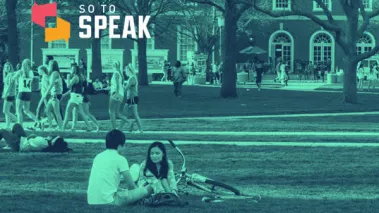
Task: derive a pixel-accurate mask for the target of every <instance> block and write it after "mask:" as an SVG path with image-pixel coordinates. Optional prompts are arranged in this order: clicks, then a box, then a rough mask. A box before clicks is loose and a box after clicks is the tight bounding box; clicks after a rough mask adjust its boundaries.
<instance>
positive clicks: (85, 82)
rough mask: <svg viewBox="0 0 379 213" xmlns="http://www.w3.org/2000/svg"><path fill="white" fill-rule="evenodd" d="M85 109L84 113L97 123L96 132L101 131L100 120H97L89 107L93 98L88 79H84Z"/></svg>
mask: <svg viewBox="0 0 379 213" xmlns="http://www.w3.org/2000/svg"><path fill="white" fill-rule="evenodd" d="M82 95H83V111H84V114H86V116H87V117H88V118H89V119H90V120H91V121H92V122H93V123H94V124H95V125H96V127H97V128H96V132H98V131H100V125H99V122H98V121H97V120H96V118H95V116H93V115H92V113H91V112H90V110H89V107H90V106H91V99H90V97H89V91H88V82H87V80H84V82H83V93H82Z"/></svg>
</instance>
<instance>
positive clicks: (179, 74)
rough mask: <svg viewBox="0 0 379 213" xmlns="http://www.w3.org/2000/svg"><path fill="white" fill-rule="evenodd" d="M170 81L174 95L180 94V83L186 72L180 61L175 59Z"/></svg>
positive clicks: (184, 78)
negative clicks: (172, 83) (172, 84)
mask: <svg viewBox="0 0 379 213" xmlns="http://www.w3.org/2000/svg"><path fill="white" fill-rule="evenodd" d="M172 78H173V79H172V81H173V82H174V94H175V96H176V97H181V95H182V85H183V83H184V82H185V81H186V78H187V76H186V73H185V71H184V69H183V67H182V64H181V63H180V61H176V63H175V67H174V68H173V70H172Z"/></svg>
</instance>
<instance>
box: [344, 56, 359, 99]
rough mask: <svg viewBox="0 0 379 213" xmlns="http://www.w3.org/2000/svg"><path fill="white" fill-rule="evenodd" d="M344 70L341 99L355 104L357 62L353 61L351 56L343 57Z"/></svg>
mask: <svg viewBox="0 0 379 213" xmlns="http://www.w3.org/2000/svg"><path fill="white" fill-rule="evenodd" d="M344 70H345V72H344V79H343V80H344V81H343V82H344V83H343V101H344V102H345V103H352V104H355V103H357V101H358V98H357V63H355V62H354V60H353V56H348V57H345V69H344Z"/></svg>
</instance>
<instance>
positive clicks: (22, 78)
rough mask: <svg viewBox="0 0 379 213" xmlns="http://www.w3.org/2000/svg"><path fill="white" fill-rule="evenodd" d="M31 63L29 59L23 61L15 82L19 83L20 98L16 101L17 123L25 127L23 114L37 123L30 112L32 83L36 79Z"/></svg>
mask: <svg viewBox="0 0 379 213" xmlns="http://www.w3.org/2000/svg"><path fill="white" fill-rule="evenodd" d="M31 69H32V68H31V62H30V60H29V59H24V60H23V61H22V65H21V69H20V70H19V71H17V73H16V74H15V76H14V80H17V81H18V96H17V100H16V114H17V123H19V124H20V125H23V121H24V118H23V113H25V114H26V115H27V116H28V117H29V118H31V119H32V120H33V121H34V122H37V121H38V120H37V117H36V116H35V115H34V113H32V112H31V111H30V101H31V99H32V81H33V78H34V74H33V71H32V70H31Z"/></svg>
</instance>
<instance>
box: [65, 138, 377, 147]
mask: <svg viewBox="0 0 379 213" xmlns="http://www.w3.org/2000/svg"><path fill="white" fill-rule="evenodd" d="M66 141H67V142H69V143H105V141H104V139H74V138H68V139H66ZM152 142H153V140H127V143H131V144H151V143H152ZM166 144H167V145H168V144H169V143H168V142H166ZM175 144H177V145H191V144H194V145H195V144H197V145H199V144H201V145H235V146H292V147H293V146H296V147H379V143H358V142H357V143H351V142H350V143H342V142H325V143H320V142H246V141H240V142H238V141H235V142H227V141H222V142H217V141H175Z"/></svg>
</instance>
